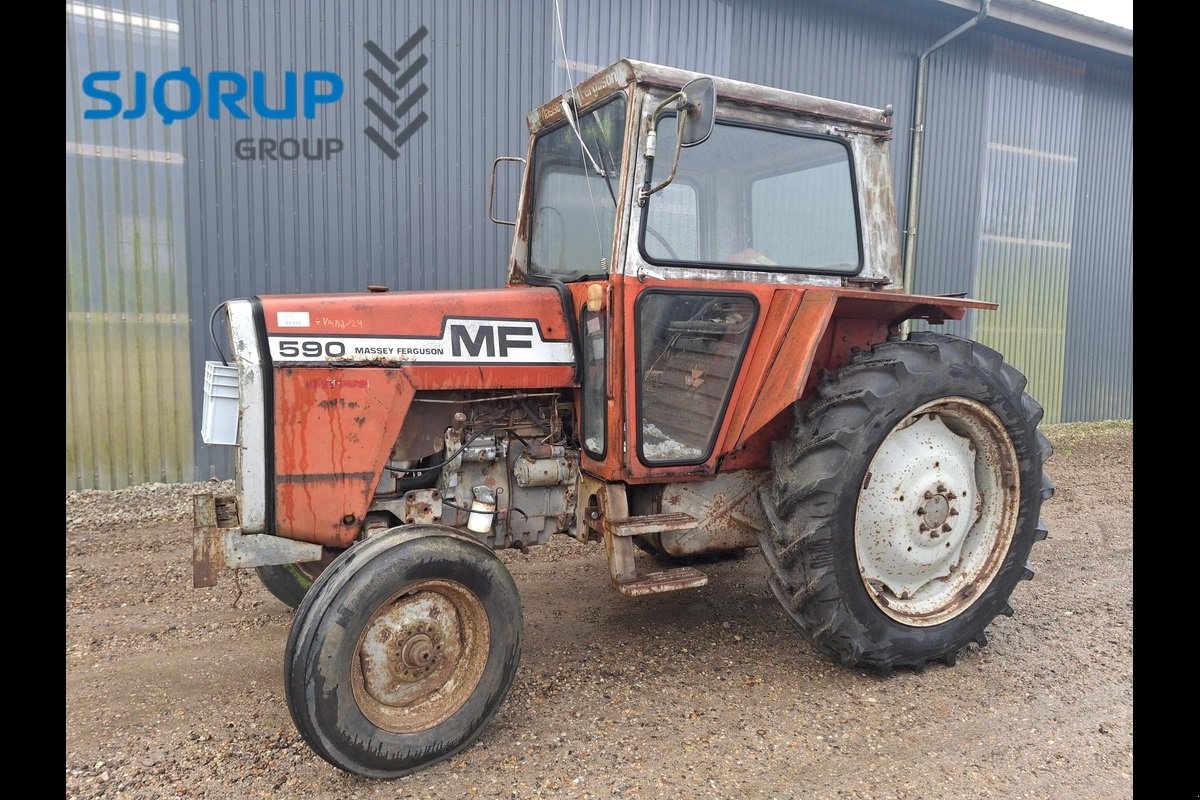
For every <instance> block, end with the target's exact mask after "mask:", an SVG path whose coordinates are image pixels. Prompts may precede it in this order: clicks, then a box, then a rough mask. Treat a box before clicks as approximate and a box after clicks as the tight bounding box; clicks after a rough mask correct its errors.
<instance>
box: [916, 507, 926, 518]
mask: <svg viewBox="0 0 1200 800" xmlns="http://www.w3.org/2000/svg"><path fill="white" fill-rule="evenodd" d="M917 516H925V509H924V508H923V507H922V508H918V509H917Z"/></svg>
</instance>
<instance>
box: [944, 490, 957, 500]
mask: <svg viewBox="0 0 1200 800" xmlns="http://www.w3.org/2000/svg"><path fill="white" fill-rule="evenodd" d="M957 497H958V495H956V494H955V493H954V492H946V499H947V500H954V499H956V498H957Z"/></svg>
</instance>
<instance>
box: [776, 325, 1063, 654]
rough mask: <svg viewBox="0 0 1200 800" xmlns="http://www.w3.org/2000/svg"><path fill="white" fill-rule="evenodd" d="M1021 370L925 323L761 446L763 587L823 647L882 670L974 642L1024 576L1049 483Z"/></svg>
mask: <svg viewBox="0 0 1200 800" xmlns="http://www.w3.org/2000/svg"><path fill="white" fill-rule="evenodd" d="M1024 389H1025V378H1024V376H1022V375H1021V374H1020V372H1018V371H1017V370H1016V369H1015V368H1013V367H1012V366H1011V365H1008V364H1006V363H1004V361H1003V360H1002V358H1001V357H1000V355H999V354H998V353H996V352H995V351H993V350H991V349H989V348H987V347H984V346H983V345H980V344H978V343H976V342H971V341H969V340H966V339H960V338H957V337H951V336H944V335H940V334H932V333H918V334H913V335H912V336H911V337H910V338H909V339H908V340H906V341H895V342H886V343H882V344H879V345H877V346H876V347H874V348H873V349H872V350H871V352H862V353H859V354H857V355H856V356H855V357H854V358H853V359H852V360H851V363H850V364H848V365H847V366H846V367H844V368H842V369H841V370H839V371H837V372H836V373H833V374H832V375H829V376H828V377H826V378H825V379H824V380H823V381H822V382H821V383H820V385H819V386H818V388H817V391H816V392H815V393H814V395H813V397H812V398H811V399H809V400H807V401H804V402H802V403H799V404H798V405H797V407H796V423H795V427H794V430H793V437H792V440H791V441H787V442H781V443H778V444H776V445H775V446H774V447H773V449H772V461H773V466H774V469H775V479H774V482H773V484H772V485H771V486H770V487H768V488H767V489H765V490H764V492H763V495H762V500H763V506H764V511H765V513H766V515H767V518H768V520H769V522H770V524H769V525H768V528H767V530H766V531H765V532H764V533H763V535H762V545H763V546H762V551H763V555H764V557H765V558H766V560H767V563H768V565H769V566H770V568H771V578H770V581H771V586H772V588H773V590H774V591H775V594H776V596H777V597H778V598H779V600H780V602H781V603H782V604H783V606H784V608H785V610H786V611H787V612H788V614H789V615H790V616H791V618H792V619H793V621H795V622H796V624H797V625H798V626H799V627H800V628H801V630H803V631H804V632H805V633H806V634H807V635H808V636H809V637H810V639H811V640H812V641H813V642H814V644H815V645H816V646H817V647H818V648H819V649H820V650H822V651H823V652H825V653H826V654H828V655H830V656H832V657H834V658H836V659H838V660H839V661H842V662H843V663H847V664H859V665H862V666H865V667H870V668H874V669H877V670H879V671H882V672H888V671H890V670H891V669H892V668H893V667H896V666H909V667H913V668H916V669H920V668H922V667H923V666H924V665H925V662H926V661H928V660H931V659H939V660H942V661H945V662H946V663H953V662H954V660H955V659H956V657H957V655H958V653H959V651H960V650H961V649H962V648H963V647H965V646H966V645H967V644H969V643H970V642H977V643H978V644H980V645H982V644H984V643H985V642H986V637H985V635H984V628H986V627H987V625H988V624H989V623H990V622H991V620H992V619H993V618H994V617H995V616H996V614H1011V613H1012V609H1011V607H1010V606H1009V604H1008V598H1009V595H1010V594H1011V592H1012V590H1013V589H1014V587H1015V586H1016V585H1017V583H1018V582H1019V581H1020V580H1021V579H1023V578H1025V579H1027V578H1031V577H1033V571H1032V570H1031V569H1029V568H1028V567H1027V565H1026V559H1027V557H1028V555H1029V551H1030V548H1031V547H1032V545H1033V543H1034V542H1035V541H1037V540H1039V539H1043V538H1045V536H1046V530H1045V528H1044V526H1043V525H1042V524H1041V523H1040V521H1039V519H1038V514H1039V512H1040V508H1041V504H1042V501H1043V500H1045V499H1048V498H1049V497H1051V496H1052V494H1053V488H1052V487H1051V484H1050V482H1049V480H1048V479H1046V478H1045V476H1044V475H1043V471H1042V465H1043V463H1044V462H1045V460H1046V459H1047V458H1048V457H1049V456H1050V453H1051V447H1050V444H1049V442H1048V441H1047V440H1046V438H1045V437H1044V436H1043V435H1042V434H1041V433H1039V432H1038V430H1037V425H1038V422H1039V421H1040V420H1041V417H1042V409H1041V406H1039V405H1038V404H1037V403H1036V402H1035V401H1034V400H1033V399H1032V398H1031V397H1030V396H1029V395H1028V394H1026V393H1025V391H1024Z"/></svg>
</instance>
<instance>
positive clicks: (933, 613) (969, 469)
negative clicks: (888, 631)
mask: <svg viewBox="0 0 1200 800" xmlns="http://www.w3.org/2000/svg"><path fill="white" fill-rule="evenodd" d="M1020 492H1021V486H1020V477H1019V469H1018V463H1017V453H1016V449H1015V447H1014V446H1013V442H1012V438H1011V436H1009V434H1008V431H1007V429H1006V428H1005V427H1004V424H1003V423H1002V422H1001V421H1000V418H999V417H997V416H996V414H995V413H994V412H993V411H992V410H991V409H990V408H988V407H987V406H985V405H983V404H982V403H979V402H978V401H975V400H971V399H969V398H965V397H946V398H941V399H938V400H934V401H932V402H929V403H925V404H924V405H921V406H919V407H918V408H916V409H914V410H913V411H912V412H911V413H910V414H909V415H908V416H906V417H905V418H904V419H903V420H901V421H900V422H899V423H898V424H897V425H896V426H895V427H894V428H892V430H891V431H890V432H889V433H888V435H887V436H886V437H884V439H883V441H882V442H881V443H880V445H879V448H878V450H876V452H875V455H874V456H873V457H872V459H871V463H870V465H869V466H868V467H867V472H866V474H865V475H864V477H863V485H862V487H861V491H860V493H859V497H858V503H857V507H856V509H855V521H854V546H855V553H856V556H857V559H858V566H859V573H860V576H861V578H862V582H863V585H864V586H865V587H866V590H867V594H868V596H869V597H870V598H871V600H872V602H874V603H875V605H876V606H877V607H878V608H879V609H880V610H881V611H883V613H885V614H887V615H888V616H889V617H891V618H892V619H895V620H897V621H899V622H902V623H904V624H906V625H911V626H917V627H928V626H931V625H938V624H940V623H943V622H946V621H948V620H951V619H953V618H955V617H957V616H959V615H960V614H962V613H964V612H965V611H966V610H967V609H968V608H970V607H971V606H972V605H973V604H974V603H975V602H976V601H977V600H978V599H979V597H980V596H981V595H982V594H983V592H984V591H985V590H986V589H987V587H988V586H989V585H990V584H991V583H992V581H993V580H994V579H995V578H996V575H997V574H998V573H999V572H1000V569H1001V567H1002V566H1003V565H1004V561H1005V557H1006V556H1007V554H1008V551H1009V547H1010V545H1011V544H1012V540H1013V536H1014V534H1015V531H1016V523H1017V516H1018V514H1017V512H1018V506H1019V502H1020Z"/></svg>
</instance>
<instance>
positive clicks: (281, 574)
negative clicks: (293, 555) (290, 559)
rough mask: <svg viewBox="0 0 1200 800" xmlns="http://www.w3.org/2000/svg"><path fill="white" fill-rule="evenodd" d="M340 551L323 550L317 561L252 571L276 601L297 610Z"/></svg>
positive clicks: (279, 565)
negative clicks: (319, 576) (314, 583)
mask: <svg viewBox="0 0 1200 800" xmlns="http://www.w3.org/2000/svg"><path fill="white" fill-rule="evenodd" d="M339 552H341V551H340V550H330V549H329V548H325V549H324V551H323V553H322V556H321V559H320V560H319V561H305V562H303V563H296V564H271V565H269V566H265V567H255V568H254V571H255V573H256V574H257V575H258V579H259V580H260V581H262V585H263V586H265V587H266V589H267V591H268V592H270V593H271V594H272V595H273V596H274V597H275V599H276V600H278V601H279V602H281V603H283V604H284V605H286V606H287V607H288V608H292V609H294V608H297V607H299V605H300V603H301V602H302V601H303V600H304V595H306V594H308V590H309V589H310V588H312V585H313V581H315V580H316V579H317V576H318V575H320V574H321V573H322V572H323V571H324V570H325V568H326V567H328V566H329V565H330V564H331V563H333V559H334V558H336V557H337V554H338V553H339Z"/></svg>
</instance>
